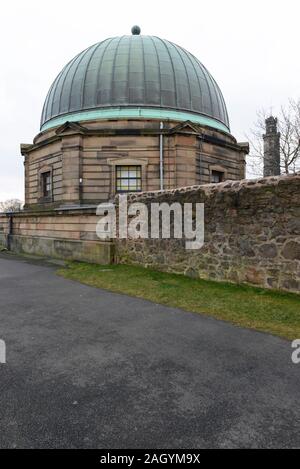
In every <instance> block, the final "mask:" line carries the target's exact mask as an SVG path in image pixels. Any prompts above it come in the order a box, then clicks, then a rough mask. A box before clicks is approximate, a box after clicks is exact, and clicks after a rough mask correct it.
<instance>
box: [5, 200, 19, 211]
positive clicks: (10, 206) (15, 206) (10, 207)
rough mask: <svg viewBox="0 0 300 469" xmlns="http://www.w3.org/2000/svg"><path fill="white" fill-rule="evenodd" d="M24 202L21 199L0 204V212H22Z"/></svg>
mask: <svg viewBox="0 0 300 469" xmlns="http://www.w3.org/2000/svg"><path fill="white" fill-rule="evenodd" d="M22 207H23V202H22V201H21V200H19V199H9V200H6V201H5V202H0V212H19V211H20V210H22Z"/></svg>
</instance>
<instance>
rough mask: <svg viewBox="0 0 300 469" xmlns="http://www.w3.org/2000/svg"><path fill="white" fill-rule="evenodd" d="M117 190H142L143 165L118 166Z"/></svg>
mask: <svg viewBox="0 0 300 469" xmlns="http://www.w3.org/2000/svg"><path fill="white" fill-rule="evenodd" d="M116 189H117V192H138V191H141V190H142V176H141V166H116Z"/></svg>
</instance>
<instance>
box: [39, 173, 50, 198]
mask: <svg viewBox="0 0 300 469" xmlns="http://www.w3.org/2000/svg"><path fill="white" fill-rule="evenodd" d="M51 194H52V178H51V171H44V172H43V173H41V195H42V198H44V199H49V198H50V197H51Z"/></svg>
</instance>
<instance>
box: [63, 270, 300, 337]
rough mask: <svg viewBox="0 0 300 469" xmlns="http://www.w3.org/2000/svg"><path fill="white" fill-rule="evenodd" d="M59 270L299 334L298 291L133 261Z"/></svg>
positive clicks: (255, 325) (107, 287)
mask: <svg viewBox="0 0 300 469" xmlns="http://www.w3.org/2000/svg"><path fill="white" fill-rule="evenodd" d="M58 274H59V275H61V276H63V277H65V278H68V279H72V280H77V281H79V282H81V283H84V284H87V285H91V286H93V287H98V288H103V289H105V290H110V291H113V292H118V293H125V294H127V295H131V296H135V297H138V298H144V299H147V300H151V301H154V302H155V303H160V304H163V305H168V306H173V307H176V308H182V309H185V310H187V311H191V312H195V313H202V314H206V315H209V316H213V317H214V318H217V319H222V320H224V321H229V322H231V323H233V324H236V325H238V326H243V327H247V328H251V329H256V330H259V331H263V332H269V333H271V334H275V335H278V336H281V337H284V338H286V339H295V338H300V296H298V295H296V294H293V293H284V292H278V291H271V290H265V289H262V288H255V287H250V286H247V285H234V284H230V283H219V282H213V281H207V280H199V279H191V278H188V277H185V276H183V275H176V274H168V273H163V272H156V271H153V270H150V269H144V268H142V267H136V266H128V265H110V266H107V265H105V266H101V265H96V264H86V263H81V262H70V263H69V264H68V266H67V268H62V269H60V270H59V271H58Z"/></svg>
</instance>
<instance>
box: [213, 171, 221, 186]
mask: <svg viewBox="0 0 300 469" xmlns="http://www.w3.org/2000/svg"><path fill="white" fill-rule="evenodd" d="M222 181H224V173H222V172H221V171H212V172H211V182H213V183H218V182H222Z"/></svg>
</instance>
